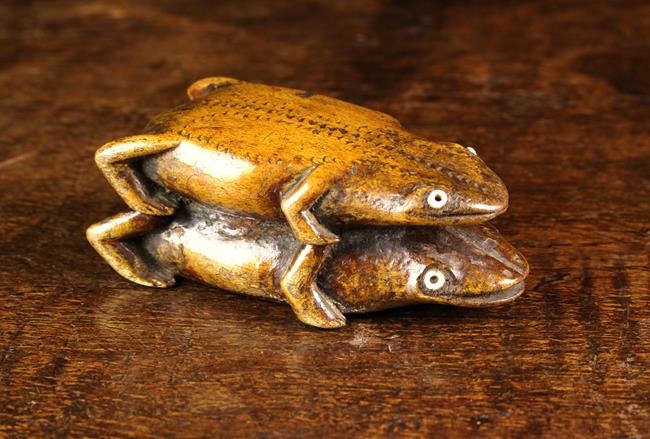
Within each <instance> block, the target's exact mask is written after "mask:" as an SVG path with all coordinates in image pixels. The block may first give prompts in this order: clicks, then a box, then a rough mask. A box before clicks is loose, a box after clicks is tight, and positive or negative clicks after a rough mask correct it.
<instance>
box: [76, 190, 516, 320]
mask: <svg viewBox="0 0 650 439" xmlns="http://www.w3.org/2000/svg"><path fill="white" fill-rule="evenodd" d="M88 237H89V239H90V242H91V243H92V245H93V246H94V247H95V249H96V250H97V251H98V252H99V253H100V254H101V255H102V256H103V257H104V258H105V259H106V260H107V261H108V262H109V263H110V264H111V265H112V266H113V267H114V268H115V269H116V270H117V271H118V272H119V273H120V274H121V275H122V276H124V277H126V278H127V279H129V280H132V281H134V282H137V283H140V284H144V285H150V286H170V285H171V284H172V283H173V282H174V276H176V275H180V276H184V277H189V278H193V279H196V280H199V281H201V282H204V283H206V284H209V285H213V286H216V287H219V288H223V289H226V290H230V291H235V292H239V293H243V294H249V295H253V296H258V297H262V298H266V299H271V300H275V301H281V302H286V301H287V299H286V296H285V295H284V293H283V292H282V288H281V282H282V278H283V277H284V276H285V273H286V271H287V270H291V258H292V255H293V254H294V252H295V251H296V250H297V249H298V248H299V247H300V246H301V243H300V242H299V241H298V240H297V239H296V238H295V236H294V234H293V233H292V230H291V229H290V228H289V226H288V225H287V224H286V222H282V221H277V220H262V219H259V218H253V217H247V216H243V215H239V214H237V215H233V214H231V213H228V212H224V211H220V210H218V209H215V208H212V207H206V206H202V205H199V204H197V203H189V205H188V206H187V208H183V209H182V210H181V211H180V212H179V213H178V214H177V215H176V216H175V217H174V219H173V220H171V221H170V220H169V219H166V218H164V217H154V216H151V215H146V214H142V213H138V212H130V213H123V214H120V215H117V216H115V217H112V218H109V219H107V220H105V221H104V222H102V223H98V224H96V225H94V226H92V227H91V228H90V229H89V231H88ZM331 252H332V254H331V257H330V258H327V259H326V261H325V263H324V264H323V267H322V269H321V270H320V271H319V273H318V277H317V279H316V282H312V283H310V284H309V287H310V289H311V291H312V294H313V295H314V296H315V297H316V298H318V299H322V298H323V297H328V300H327V301H326V302H324V303H327V304H329V303H332V304H334V305H335V306H336V309H328V308H326V311H327V312H329V313H332V314H336V313H338V312H342V313H357V312H368V311H375V310H380V309H386V308H392V307H397V306H403V305H410V304H418V303H440V304H450V305H458V306H472V307H476V306H489V305H498V304H502V303H506V302H510V301H512V300H514V299H515V298H516V297H518V296H519V295H520V294H521V293H522V292H523V290H524V278H525V277H526V275H527V274H528V265H527V263H526V261H525V259H524V258H523V256H522V255H521V254H519V253H518V252H517V251H516V250H515V249H514V248H513V247H512V246H510V245H509V244H508V243H507V242H506V241H505V240H504V239H503V238H501V236H500V235H499V234H498V232H497V231H496V230H495V229H494V228H493V227H492V226H489V225H486V224H479V225H472V226H449V227H427V228H417V227H369V226H361V227H352V228H346V229H345V230H342V231H341V240H340V242H339V243H337V244H334V245H332V246H331ZM326 306H327V305H326ZM343 323H345V321H344V322H343Z"/></svg>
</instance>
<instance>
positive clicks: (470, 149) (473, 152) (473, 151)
mask: <svg viewBox="0 0 650 439" xmlns="http://www.w3.org/2000/svg"><path fill="white" fill-rule="evenodd" d="M467 150H468V151H469V152H471V153H472V154H474V155H477V153H476V150H475V149H474V148H472V147H471V146H468V147H467Z"/></svg>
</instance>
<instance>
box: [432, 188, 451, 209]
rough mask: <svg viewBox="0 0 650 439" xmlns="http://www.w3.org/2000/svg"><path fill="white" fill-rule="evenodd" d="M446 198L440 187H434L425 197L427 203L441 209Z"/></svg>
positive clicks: (445, 193)
mask: <svg viewBox="0 0 650 439" xmlns="http://www.w3.org/2000/svg"><path fill="white" fill-rule="evenodd" d="M447 199H448V198H447V192H445V191H443V190H440V189H435V190H432V191H431V193H429V196H428V197H427V203H428V204H429V206H431V207H433V208H434V209H441V208H443V207H444V205H445V204H447Z"/></svg>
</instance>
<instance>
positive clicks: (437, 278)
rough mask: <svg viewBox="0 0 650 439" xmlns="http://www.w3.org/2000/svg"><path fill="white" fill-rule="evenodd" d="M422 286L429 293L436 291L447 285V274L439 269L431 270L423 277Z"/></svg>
mask: <svg viewBox="0 0 650 439" xmlns="http://www.w3.org/2000/svg"><path fill="white" fill-rule="evenodd" d="M422 285H424V288H426V289H427V290H429V291H436V290H439V289H440V288H442V287H443V286H444V285H445V274H444V273H443V272H442V271H440V270H438V269H437V268H429V269H427V271H425V272H424V275H423V276H422Z"/></svg>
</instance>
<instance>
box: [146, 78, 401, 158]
mask: <svg viewBox="0 0 650 439" xmlns="http://www.w3.org/2000/svg"><path fill="white" fill-rule="evenodd" d="M387 131H388V132H391V133H401V134H402V135H405V134H407V133H406V132H404V131H403V128H402V127H401V125H400V124H399V122H398V121H397V120H396V119H394V118H393V117H391V116H389V115H387V114H384V113H381V112H378V111H374V110H371V109H368V108H364V107H360V106H358V105H354V104H351V103H347V102H343V101H340V100H338V99H334V98H330V97H327V96H321V95H317V94H312V93H310V92H306V91H302V90H295V89H290V88H284V87H275V86H268V85H262V84H253V83H248V82H240V81H237V82H234V83H231V84H228V85H227V86H224V87H220V88H218V89H216V90H215V91H214V92H212V93H210V94H208V95H207V96H205V97H203V98H201V99H197V100H196V101H192V102H190V103H188V104H186V105H183V106H181V107H178V108H176V109H174V110H171V111H169V112H167V113H163V114H161V115H160V116H158V117H156V118H155V119H154V120H152V122H151V123H150V124H149V125H148V127H147V133H165V134H171V135H175V136H178V137H180V138H183V139H187V140H189V141H191V142H192V143H195V144H198V145H201V146H202V147H204V148H208V149H217V150H220V151H224V152H228V153H229V154H232V155H234V156H237V157H242V158H246V160H248V161H251V162H255V163H263V162H267V161H268V160H269V159H273V160H275V161H293V162H296V161H302V162H304V163H307V164H308V165H311V164H316V163H319V162H327V161H337V160H338V161H341V160H344V159H348V161H359V162H361V161H363V160H364V158H365V156H366V155H367V154H368V152H369V151H370V152H371V153H372V150H373V149H375V150H376V149H377V148H376V146H377V145H378V144H379V143H381V142H380V140H378V139H379V138H381V137H383V136H384V133H386V132H387Z"/></svg>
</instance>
